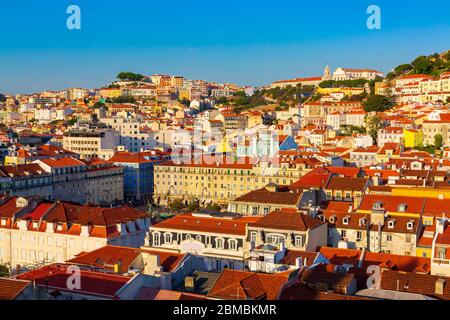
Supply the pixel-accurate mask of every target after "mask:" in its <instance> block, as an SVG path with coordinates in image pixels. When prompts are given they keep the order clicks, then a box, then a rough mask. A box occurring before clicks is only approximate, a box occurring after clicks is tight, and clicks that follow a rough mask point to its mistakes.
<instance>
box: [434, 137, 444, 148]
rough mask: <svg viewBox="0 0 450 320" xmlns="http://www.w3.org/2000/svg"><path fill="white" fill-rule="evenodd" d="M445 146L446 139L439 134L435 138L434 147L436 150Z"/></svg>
mask: <svg viewBox="0 0 450 320" xmlns="http://www.w3.org/2000/svg"><path fill="white" fill-rule="evenodd" d="M443 145H444V137H442V134H437V135H435V136H434V146H435V148H436V149H441V148H442V147H443Z"/></svg>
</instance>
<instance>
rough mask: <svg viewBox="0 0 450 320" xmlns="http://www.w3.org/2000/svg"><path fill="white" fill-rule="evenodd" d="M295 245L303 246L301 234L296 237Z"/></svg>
mask: <svg viewBox="0 0 450 320" xmlns="http://www.w3.org/2000/svg"><path fill="white" fill-rule="evenodd" d="M295 246H296V247H303V238H302V237H301V236H296V237H295Z"/></svg>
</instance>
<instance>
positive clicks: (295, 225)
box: [248, 209, 324, 231]
mask: <svg viewBox="0 0 450 320" xmlns="http://www.w3.org/2000/svg"><path fill="white" fill-rule="evenodd" d="M322 224H324V222H322V221H320V220H317V219H313V218H311V217H309V216H307V215H305V214H302V213H300V212H297V211H296V210H291V209H282V210H277V211H272V212H271V213H269V214H268V215H266V216H264V217H262V218H261V219H260V220H258V221H257V222H255V223H251V224H249V225H248V226H249V227H254V228H269V229H276V230H297V231H307V230H309V229H315V228H317V227H319V226H320V225H322Z"/></svg>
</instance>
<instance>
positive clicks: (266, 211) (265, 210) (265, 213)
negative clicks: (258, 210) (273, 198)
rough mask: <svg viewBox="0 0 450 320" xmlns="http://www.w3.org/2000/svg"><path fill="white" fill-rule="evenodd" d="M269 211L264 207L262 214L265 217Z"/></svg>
mask: <svg viewBox="0 0 450 320" xmlns="http://www.w3.org/2000/svg"><path fill="white" fill-rule="evenodd" d="M269 210H270V208H269V207H264V210H263V212H264V215H267V214H269Z"/></svg>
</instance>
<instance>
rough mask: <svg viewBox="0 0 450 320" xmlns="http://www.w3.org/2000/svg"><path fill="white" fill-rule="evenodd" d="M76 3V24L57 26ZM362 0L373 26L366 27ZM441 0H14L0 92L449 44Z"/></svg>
mask: <svg viewBox="0 0 450 320" xmlns="http://www.w3.org/2000/svg"><path fill="white" fill-rule="evenodd" d="M71 4H77V5H79V6H80V8H81V11H82V12H81V13H82V29H81V30H80V31H69V30H67V28H66V19H67V17H68V15H67V14H66V9H67V7H68V6H69V5H71ZM370 4H377V5H379V6H380V7H381V10H382V30H375V31H374V30H369V29H367V28H366V20H367V17H368V15H367V14H366V9H367V7H368V6H369V5H370ZM449 12H450V1H448V0H435V1H432V2H423V1H418V0H409V1H405V0H371V1H366V0H340V1H334V0H322V1H310V0H308V1H304V0H278V1H266V0H258V1H256V0H228V1H212V0H210V1H204V0H190V1H189V0H128V1H116V0H70V1H67V0H45V1H36V0H20V1H15V0H14V1H2V4H1V10H0V36H1V37H0V92H10V93H19V92H24V93H30V92H34V91H38V90H43V89H49V90H56V89H64V88H67V87H70V86H81V87H99V86H101V85H103V84H105V83H107V82H109V81H111V80H112V79H113V78H114V76H115V75H116V74H117V73H118V72H120V71H133V72H139V73H142V74H146V75H150V74H153V73H169V74H180V75H184V76H186V77H188V78H191V79H205V80H210V81H218V82H235V83H238V84H242V85H243V84H249V85H263V84H268V83H270V82H272V81H274V80H278V79H286V78H291V77H298V76H314V75H320V74H321V72H322V70H323V68H324V66H325V64H326V63H329V64H330V65H331V67H332V68H333V69H335V68H336V67H338V66H344V67H355V68H358V67H367V68H375V69H380V70H381V71H385V72H386V71H389V70H390V69H391V68H392V67H394V66H396V65H398V64H400V63H404V62H409V61H410V60H411V59H412V58H414V57H416V56H418V55H421V54H431V53H434V52H441V51H444V50H447V49H450V41H449V40H450V21H449V20H450V18H449Z"/></svg>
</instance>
